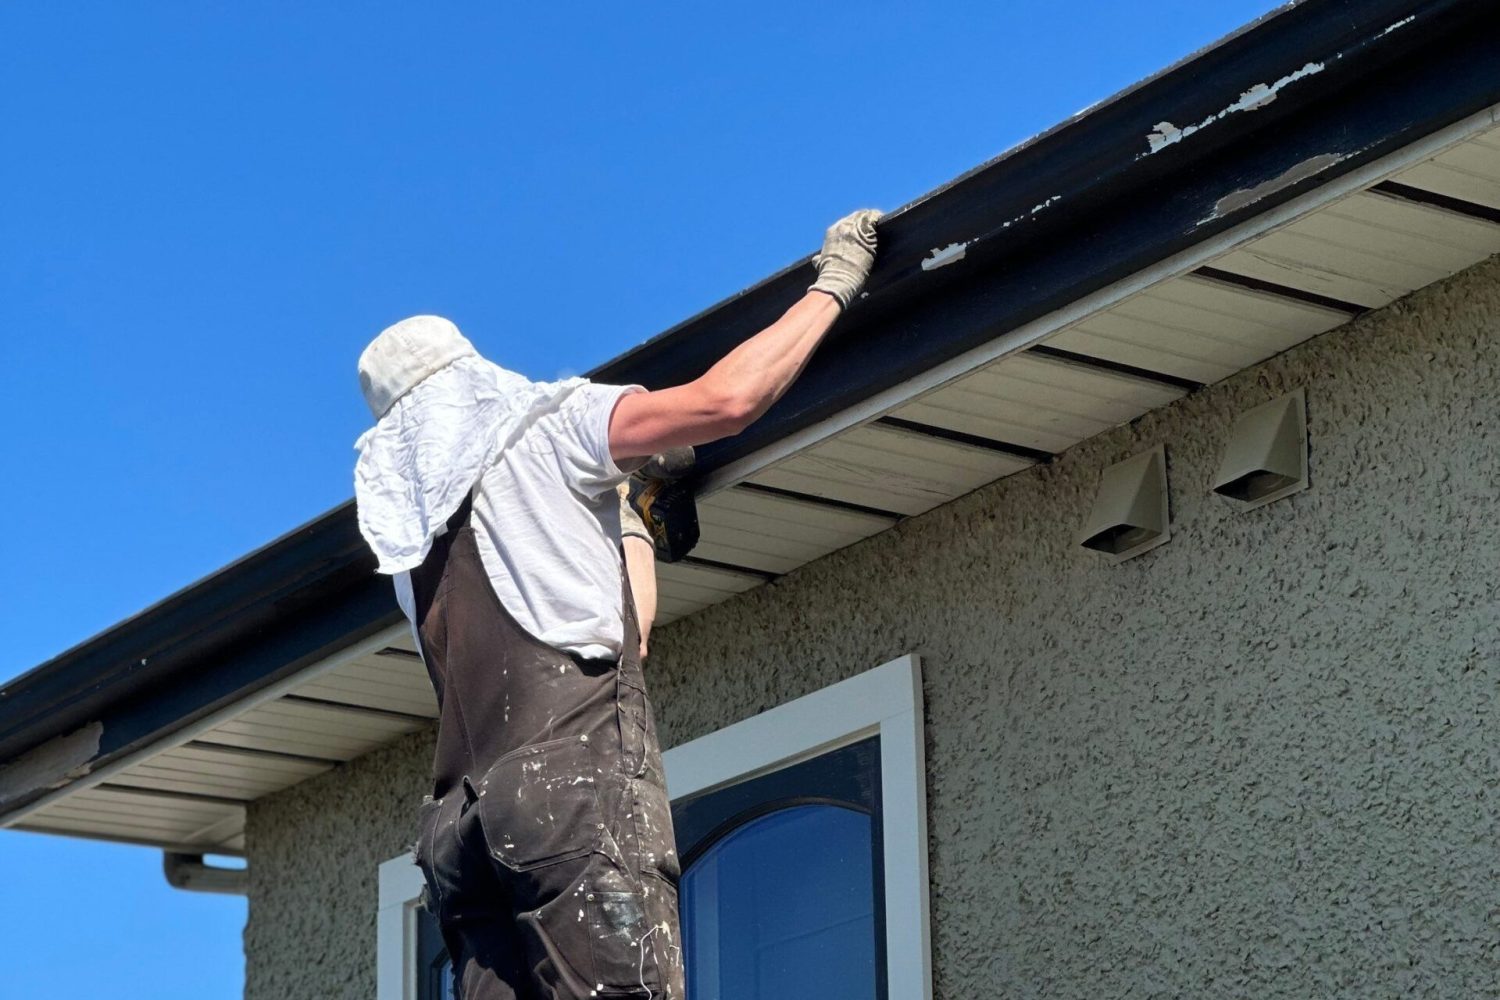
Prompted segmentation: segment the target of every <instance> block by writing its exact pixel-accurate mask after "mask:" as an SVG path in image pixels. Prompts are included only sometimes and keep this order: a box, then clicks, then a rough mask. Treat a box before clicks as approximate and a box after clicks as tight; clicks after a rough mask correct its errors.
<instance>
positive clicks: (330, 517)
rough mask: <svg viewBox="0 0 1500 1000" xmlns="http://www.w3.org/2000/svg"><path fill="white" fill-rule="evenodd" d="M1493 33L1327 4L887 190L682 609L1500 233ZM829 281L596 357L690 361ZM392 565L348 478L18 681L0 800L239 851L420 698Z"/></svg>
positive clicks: (774, 290) (801, 272)
mask: <svg viewBox="0 0 1500 1000" xmlns="http://www.w3.org/2000/svg"><path fill="white" fill-rule="evenodd" d="M1497 29H1500V7H1497V6H1496V5H1494V4H1492V3H1488V2H1480V0H1446V2H1429V3H1414V2H1411V0H1406V2H1385V0H1360V2H1348V0H1308V2H1305V3H1302V4H1298V5H1293V6H1289V7H1286V8H1283V9H1281V10H1279V11H1277V12H1275V13H1274V14H1272V15H1269V16H1267V17H1266V18H1263V19H1262V20H1260V21H1258V22H1256V23H1254V24H1252V25H1250V26H1248V27H1247V28H1245V29H1243V30H1242V31H1240V32H1238V33H1236V34H1234V35H1232V36H1230V37H1229V38H1226V39H1224V40H1223V41H1221V42H1219V43H1217V44H1216V45H1214V46H1212V47H1211V48H1209V49H1206V50H1204V51H1203V52H1200V53H1198V54H1196V55H1194V56H1192V57H1191V58H1189V59H1187V60H1185V61H1183V62H1182V63H1179V64H1178V65H1176V66H1174V67H1172V68H1170V69H1168V70H1166V71H1164V72H1163V73H1161V74H1158V75H1157V76H1155V77H1152V78H1151V79H1148V80H1146V81H1144V82H1142V83H1141V84H1138V85H1137V86H1135V87H1133V88H1131V89H1129V90H1127V91H1125V92H1123V93H1122V94H1120V95H1117V96H1116V97H1114V98H1112V99H1111V100H1109V101H1108V102H1105V103H1103V104H1101V105H1098V106H1096V107H1094V108H1091V109H1089V110H1087V111H1085V112H1082V113H1080V114H1079V115H1078V116H1075V117H1074V118H1073V119H1070V120H1069V121H1068V122H1065V123H1063V124H1062V125H1060V126H1058V127H1057V128H1054V129H1052V130H1051V131H1049V132H1047V133H1044V134H1043V135H1040V136H1038V137H1036V138H1035V139H1033V140H1031V141H1029V142H1028V143H1025V144H1023V145H1022V146H1020V147H1017V148H1016V149H1014V150H1012V151H1010V152H1009V153H1007V154H1005V155H1004V156H1002V157H1000V158H998V159H996V160H995V161H993V162H991V163H988V164H986V165H984V166H982V167H980V168H978V169H976V170H974V171H972V172H970V173H969V174H966V175H965V176H964V177H961V178H959V179H958V180H956V181H954V182H953V183H952V184H949V185H947V186H945V187H944V188H942V189H940V190H938V191H936V192H934V193H932V194H930V195H928V196H926V197H925V198H923V199H921V200H920V201H918V202H916V203H914V204H912V205H910V206H907V207H906V208H903V209H901V210H900V211H898V212H895V213H892V214H891V215H890V216H889V217H888V218H887V219H886V221H884V222H883V223H882V226H881V239H882V251H881V257H880V260H879V262H878V264H877V268H876V271H875V274H874V275H873V276H872V278H871V281H870V284H869V288H868V292H867V294H866V296H864V297H863V298H861V299H860V300H859V301H858V302H857V303H856V304H855V305H854V306H853V307H852V308H851V309H850V310H849V314H848V316H847V317H846V318H845V319H844V320H843V321H842V322H841V323H840V325H839V327H838V329H837V330H836V332H835V334H834V336H833V337H831V338H830V340H829V342H828V343H827V344H826V345H825V346H824V347H823V348H822V349H820V351H819V353H818V354H817V355H816V356H815V358H814V360H813V362H812V363H811V365H810V366H809V368H808V370H807V371H806V373H805V374H804V375H803V377H802V379H801V380H800V381H799V382H798V383H796V385H794V387H793V389H792V391H791V392H789V393H788V394H787V396H786V397H785V398H784V399H783V400H782V401H781V402H780V403H778V404H777V406H775V407H774V408H773V409H772V410H771V412H770V413H769V414H767V416H766V417H765V418H763V419H762V420H761V421H760V422H758V423H757V424H756V425H755V426H754V427H752V428H751V429H750V430H749V431H747V432H746V433H745V434H742V435H740V436H739V437H737V438H735V439H732V440H730V441H726V442H722V443H720V444H717V445H714V446H710V447H706V448H704V449H702V450H701V453H700V459H701V462H700V469H701V478H700V481H699V482H698V488H699V495H700V505H701V515H702V520H703V532H704V539H703V543H702V544H701V545H700V547H699V550H698V552H697V553H695V556H694V558H693V559H691V560H690V561H688V562H686V563H679V564H675V565H673V566H667V567H663V568H662V571H661V575H662V609H663V612H664V614H663V619H664V620H668V619H670V618H672V617H680V616H681V615H684V614H688V613H691V612H692V611H694V610H696V609H697V608H700V607H703V606H705V605H707V604H711V603H714V602H715V601H717V600H721V599H723V598H725V597H728V596H730V595H732V594H734V593H738V592H741V591H744V590H747V589H750V588H753V587H755V586H758V585H760V584H762V583H764V582H766V581H767V580H771V579H774V578H775V577H776V576H777V575H779V574H780V573H783V572H786V571H788V570H790V569H792V568H795V567H796V566H797V565H801V564H803V563H805V562H807V561H809V560H810V559H813V558H817V557H818V556H820V555H822V554H825V553H827V552H829V551H833V550H834V549H837V548H840V547H842V546H843V545H846V544H849V543H851V542H853V541H856V540H858V539H860V538H865V537H868V536H870V535H872V534H875V533H877V532H879V531H882V530H884V529H886V528H888V527H890V526H891V525H892V524H894V523H896V522H897V521H898V520H899V519H900V518H901V517H904V516H909V515H912V514H916V513H920V512H922V511H924V510H927V509H930V508H931V507H933V506H936V505H937V504H939V503H942V502H945V501H947V500H949V499H952V498H953V497H955V496H958V495H960V494H962V493H964V492H967V491H968V490H970V489H973V488H975V487H977V486H980V485H983V484H984V483H987V482H990V481H993V480H995V479H998V478H1001V477H1003V476H1005V475H1009V474H1011V473H1014V472H1017V471H1019V470H1021V469H1024V468H1027V467H1029V466H1030V465H1033V464H1035V463H1037V462H1039V461H1045V460H1047V459H1048V458H1049V457H1050V456H1051V455H1053V454H1055V453H1056V452H1058V451H1061V450H1063V449H1065V448H1067V447H1070V446H1071V445H1072V444H1073V443H1076V442H1077V441H1079V440H1082V439H1084V438H1086V437H1089V436H1092V435H1093V434H1095V433H1098V432H1100V431H1102V430H1104V429H1106V428H1107V427H1110V426H1113V425H1115V424H1118V423H1120V422H1123V421H1126V420H1129V419H1133V418H1134V417H1136V416H1138V415H1140V414H1141V413H1143V412H1146V411H1147V410H1150V409H1152V408H1155V407H1158V406H1161V405H1164V404H1165V403H1168V402H1170V401H1172V400H1173V399H1176V398H1178V397H1179V396H1181V395H1182V394H1184V393H1186V392H1189V391H1192V390H1193V389H1194V388H1196V387H1198V386H1200V385H1202V384H1205V383H1208V382H1213V381H1217V380H1218V379H1220V378H1223V377H1225V376H1227V375H1229V374H1231V373H1233V372H1234V371H1238V370H1240V369H1242V368H1244V367H1247V366H1248V365H1251V364H1255V363H1257V362H1258V361H1260V360H1263V359H1264V358H1266V357H1269V356H1270V355H1272V354H1275V353H1277V352H1278V351H1281V350H1285V349H1286V348H1287V347H1289V346H1292V345H1293V344H1295V343H1298V342H1300V341H1301V340H1304V339H1306V338H1308V337H1310V336H1315V335H1316V334H1318V333H1321V332H1324V331H1326V330H1328V329H1332V328H1333V327H1335V326H1338V325H1340V324H1342V323H1344V322H1346V321H1347V320H1349V319H1350V318H1351V317H1353V316H1355V315H1358V314H1359V313H1360V312H1362V311H1364V310H1366V309H1368V308H1373V307H1378V306H1380V305H1384V304H1385V303H1387V302H1389V301H1392V300H1393V299H1395V298H1397V297H1399V296H1400V295H1403V294H1406V293H1407V292H1410V291H1411V290H1413V289H1415V288H1418V287H1421V286H1422V285H1425V284H1428V283H1430V282H1431V281H1434V280H1438V279H1439V278H1441V277H1444V276H1446V275H1447V274H1451V273H1454V272H1455V271H1457V270H1459V269H1461V268H1462V267H1466V266H1468V265H1469V264H1472V263H1475V262H1477V261H1478V260H1481V259H1483V258H1484V257H1485V256H1487V255H1489V254H1491V253H1494V252H1496V251H1497V250H1500V139H1496V138H1495V136H1496V134H1497V133H1496V132H1495V131H1494V130H1495V126H1496V124H1497V121H1500V119H1497V114H1496V106H1497V104H1500V30H1497ZM892 141H897V140H896V139H894V138H893V139H892ZM876 152H877V153H878V151H876ZM811 280H812V270H811V265H810V263H809V262H808V261H802V262H799V263H798V264H796V265H793V266H792V267H790V268H788V269H786V270H784V271H782V272H781V273H779V274H777V275H774V276H772V277H771V278H769V279H767V280H766V281H764V282H762V283H761V284H759V285H756V286H755V287H753V288H751V289H749V290H747V291H745V292H743V293H741V294H739V295H737V296H735V297H733V298H731V299H729V300H726V301H725V302H723V303H721V304H719V305H718V306H716V307H714V308H712V309H710V310H708V311H707V312H705V313H703V314H701V315H699V316H696V317H694V318H692V319H690V320H688V321H687V322H685V323H683V324H681V325H679V326H677V327H675V328H673V329H672V330H669V331H667V332H666V333H664V334H662V335H660V336H659V337H656V338H654V339H653V340H651V341H649V342H647V343H646V344H643V345H642V346H640V347H638V348H636V349H635V350H633V351H630V352H628V353H627V354H625V355H623V356H621V357H619V358H616V359H614V360H613V361H610V362H608V363H607V364H605V365H603V366H601V367H600V368H598V369H596V370H595V371H594V372H592V373H591V374H592V375H593V377H595V378H597V379H600V380H610V381H619V382H639V383H641V384H645V385H647V386H651V387H657V386H664V385H670V384H675V383H678V382H682V381H686V380H689V379H691V378H694V377H696V376H697V375H698V374H700V373H701V372H702V371H704V370H705V369H706V368H707V367H708V366H709V365H710V364H711V363H712V362H713V361H715V360H717V359H718V358H719V357H720V356H721V355H722V354H723V353H724V352H725V351H726V350H728V349H729V348H730V347H731V346H732V345H734V344H735V343H738V342H739V341H740V340H742V339H743V338H744V337H746V336H748V335H750V334H752V333H754V332H756V331H757V330H759V329H761V328H762V327H763V326H765V325H766V324H768V323H769V322H771V321H772V320H774V319H775V318H776V317H777V316H779V315H780V313H781V312H782V311H783V310H784V309H785V308H786V307H787V306H788V305H789V304H790V303H791V302H793V301H795V299H796V298H798V297H799V296H800V295H801V294H802V291H803V289H805V288H806V287H807V285H808V284H810V283H811ZM1039 409H1040V410H1045V411H1046V418H1045V419H1038V418H1037V416H1036V414H1037V412H1038V410H1039ZM373 570H374V565H373V559H372V558H371V557H370V556H369V554H368V552H367V551H366V549H365V547H364V545H363V543H362V541H361V540H360V538H359V534H358V531H357V529H356V526H355V519H354V510H353V505H352V504H345V505H343V506H341V507H339V508H336V509H335V510H333V511H330V512H329V513H328V514H326V515H324V516H323V517H321V518H318V519H317V520H315V521H313V522H311V523H309V524H308V525H305V526H303V527H301V528H299V529H297V530H296V531H293V532H291V533H290V534H288V535H286V536H284V537H282V538H281V539H278V540H276V541H275V542H272V543H271V544H270V545H268V546H266V547H264V548H262V549H260V550H259V551H257V552H255V553H252V554H251V555H249V556H246V557H245V558H244V559H241V560H239V561H238V562H236V563H234V564H232V565H230V566H228V567H226V568H225V569H223V570H221V571H219V572H218V573H216V574H214V575H213V576H210V577H208V578H206V579H205V580H203V581H201V582H199V583H197V584H195V585H193V586H192V587H189V588H187V589H186V590H184V591H182V592H181V593H179V594H176V595H174V596H172V597H170V598H168V599H167V600H165V601H163V602H161V603H160V604H158V605H156V606H154V607H152V608H149V609H147V610H146V611H144V612H142V613H141V614H139V615H137V616H135V617H133V618H131V619H129V620H127V621H125V622H123V623H121V624H120V625H118V626H116V627H114V628H113V629H111V630H109V631H107V632H105V633H103V634H101V635H99V636H96V637H95V638H93V639H90V640H89V641H87V642H85V643H83V644H82V645H80V646H78V647H76V648H75V649H72V650H70V651H68V652H66V653H64V654H62V655H61V656H58V657H56V658H55V659H53V660H51V661H49V662H47V663H45V664H43V665H41V666H40V667H37V668H36V669H34V670H32V671H30V672H29V673H27V674H25V675H23V676H21V677H20V678H17V679H16V680H14V681H12V682H11V683H10V684H8V685H7V686H5V687H4V688H3V689H0V760H5V761H7V762H9V763H7V764H6V765H5V766H4V767H3V768H0V823H3V824H4V825H19V826H23V827H25V828H32V829H46V830H54V831H58V832H70V833H79V834H82V835H92V836H104V837H108V838H110V839H116V840H129V841H134V842H141V843H152V844H158V845H160V846H164V847H169V848H171V849H174V850H187V851H194V850H197V851H201V850H205V849H212V850H223V851H229V852H233V851H235V850H237V849H238V845H239V836H240V831H241V828H242V823H243V804H244V802H246V801H249V800H250V799H253V798H255V797H257V796H258V795H260V794H265V793H267V792H269V791H274V790H275V789H276V788H278V787H285V786H286V785H289V784H292V783H295V781H298V780H302V778H305V777H306V776H308V775H309V774H311V773H316V772H317V771H318V770H320V769H325V768H326V767H331V766H335V765H336V764H337V763H338V762H340V761H342V760H347V759H350V758H351V756H357V755H358V754H359V753H361V752H364V750H365V749H368V748H369V747H371V746H373V745H380V744H381V743H382V742H388V741H389V740H390V739H394V738H396V737H397V736H398V735H400V734H401V733H405V732H409V731H411V730H412V729H413V728H417V727H420V726H423V725H426V724H428V722H430V720H431V718H432V715H433V708H432V706H431V704H430V699H431V695H430V691H427V690H426V688H425V684H426V681H425V677H424V676H423V674H422V670H421V665H420V662H419V661H417V660H416V659H415V658H414V656H413V654H412V653H411V652H410V647H409V644H408V643H407V641H406V639H405V637H404V635H403V631H402V629H400V628H398V627H397V626H398V624H399V622H400V621H401V619H400V616H399V612H398V611H397V610H396V608H395V606H394V602H393V601H392V599H391V594H390V590H389V584H388V583H387V582H386V581H385V580H383V579H381V578H379V577H377V576H376V575H375V574H374V572H373ZM101 816H102V817H112V818H106V819H99V817H101Z"/></svg>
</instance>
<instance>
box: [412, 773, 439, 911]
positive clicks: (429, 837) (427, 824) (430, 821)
mask: <svg viewBox="0 0 1500 1000" xmlns="http://www.w3.org/2000/svg"><path fill="white" fill-rule="evenodd" d="M442 806H443V803H442V800H441V799H434V798H431V797H428V798H425V799H423V800H422V804H421V805H420V806H418V807H417V837H416V840H415V841H413V842H412V849H411V855H412V860H413V861H415V862H416V865H417V867H418V868H419V869H420V870H421V872H422V882H423V885H422V897H421V904H422V908H423V909H425V910H426V911H427V912H428V913H431V914H432V915H433V916H437V915H438V909H439V907H440V906H441V905H442V891H441V888H440V887H439V885H438V883H437V878H436V872H434V871H433V867H432V853H433V835H434V831H435V828H436V826H437V819H438V810H439V809H441V808H442Z"/></svg>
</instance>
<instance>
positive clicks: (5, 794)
mask: <svg viewBox="0 0 1500 1000" xmlns="http://www.w3.org/2000/svg"><path fill="white" fill-rule="evenodd" d="M103 736H104V723H102V722H90V723H89V724H88V725H86V726H83V727H82V728H80V729H75V730H73V731H72V732H71V733H68V734H67V735H66V736H58V737H56V738H54V739H50V740H48V741H47V742H46V743H43V744H42V745H41V746H38V747H34V748H33V749H31V750H28V751H26V752H25V753H23V754H22V755H21V756H19V757H17V758H16V759H15V760H13V761H11V762H10V763H8V764H6V765H5V766H4V767H0V806H3V805H4V804H6V803H8V802H11V801H13V800H15V799H19V798H21V797H22V796H25V795H29V794H30V793H32V792H37V791H45V790H47V789H52V788H61V787H62V786H63V785H66V784H68V783H69V782H72V781H76V780H77V779H79V778H81V777H83V776H84V775H86V774H88V773H89V772H90V771H91V770H93V767H92V761H93V759H94V758H95V757H97V756H98V755H99V741H100V739H101V738H103Z"/></svg>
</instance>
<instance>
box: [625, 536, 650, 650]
mask: <svg viewBox="0 0 1500 1000" xmlns="http://www.w3.org/2000/svg"><path fill="white" fill-rule="evenodd" d="M625 572H626V574H627V575H628V576H629V577H630V593H631V596H632V597H634V598H635V616H636V619H637V621H638V622H639V623H640V627H641V659H643V660H644V659H645V658H646V647H647V645H648V644H649V640H650V638H651V623H652V622H654V621H655V620H656V546H654V545H652V544H651V543H650V542H648V541H646V540H645V539H644V538H642V537H640V536H639V535H626V536H625Z"/></svg>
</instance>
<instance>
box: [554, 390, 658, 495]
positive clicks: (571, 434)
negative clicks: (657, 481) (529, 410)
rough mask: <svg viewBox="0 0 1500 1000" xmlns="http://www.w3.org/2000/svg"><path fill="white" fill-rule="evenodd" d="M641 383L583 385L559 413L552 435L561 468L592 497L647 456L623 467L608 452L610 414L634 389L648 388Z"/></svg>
mask: <svg viewBox="0 0 1500 1000" xmlns="http://www.w3.org/2000/svg"><path fill="white" fill-rule="evenodd" d="M645 391H646V390H645V389H644V388H642V387H641V386H638V385H596V384H593V383H590V384H588V385H584V386H580V387H579V388H578V389H577V390H576V391H575V392H574V393H573V394H572V395H571V396H569V397H568V398H567V400H566V401H564V403H563V405H562V407H561V408H560V409H559V411H558V413H557V415H556V416H557V422H556V423H557V426H556V433H555V434H554V435H553V438H552V445H553V449H554V451H555V453H556V455H557V464H558V470H559V471H560V472H561V474H562V477H563V481H564V482H566V483H567V484H568V486H569V487H571V488H572V489H573V491H574V492H576V493H578V494H579V495H580V496H583V497H586V498H588V499H590V500H594V499H597V498H598V497H600V496H601V495H602V494H604V493H606V492H608V491H610V490H613V489H614V488H615V487H616V486H617V485H619V484H620V483H621V482H622V481H623V480H624V479H626V478H627V477H628V476H629V475H630V474H631V473H632V472H634V471H635V470H636V469H637V468H639V467H640V466H641V465H644V464H645V461H646V460H645V459H642V460H640V461H632V462H629V463H627V464H626V466H624V467H621V466H620V465H618V464H616V463H615V460H614V459H613V458H611V457H610V454H609V418H610V417H611V416H612V415H613V414H614V412H615V404H616V403H618V402H619V401H620V400H621V398H623V397H625V396H628V395H629V394H630V393H632V392H645Z"/></svg>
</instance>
